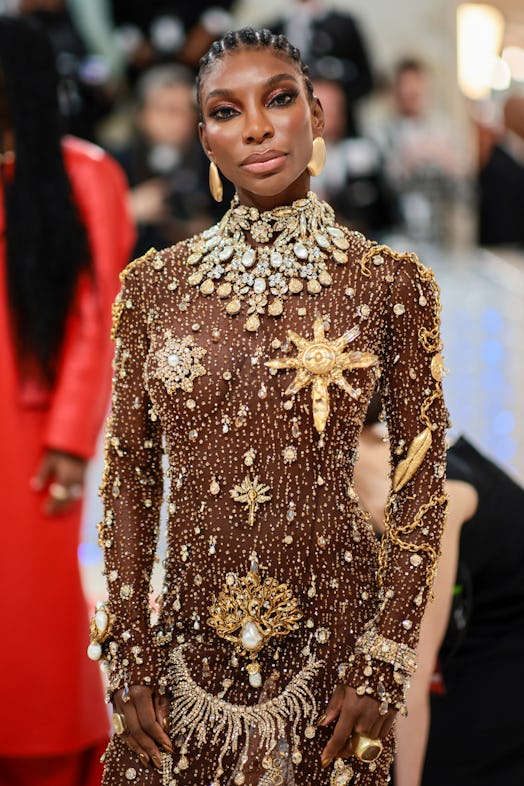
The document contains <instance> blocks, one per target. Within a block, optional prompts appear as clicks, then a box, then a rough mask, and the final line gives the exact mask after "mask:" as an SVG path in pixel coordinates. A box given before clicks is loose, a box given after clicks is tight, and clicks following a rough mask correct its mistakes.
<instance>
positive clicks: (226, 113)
mask: <svg viewBox="0 0 524 786" xmlns="http://www.w3.org/2000/svg"><path fill="white" fill-rule="evenodd" d="M235 114H236V110H235V109H233V107H232V106H218V107H217V108H216V109H213V111H212V112H211V117H214V118H215V120H229V118H230V117H233V115H235Z"/></svg>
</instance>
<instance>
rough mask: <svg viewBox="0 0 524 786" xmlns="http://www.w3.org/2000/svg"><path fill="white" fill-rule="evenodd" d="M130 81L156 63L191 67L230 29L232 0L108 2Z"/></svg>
mask: <svg viewBox="0 0 524 786" xmlns="http://www.w3.org/2000/svg"><path fill="white" fill-rule="evenodd" d="M108 2H109V3H110V8H111V12H112V15H113V20H114V24H115V26H116V31H117V34H118V36H119V38H120V42H121V46H122V49H123V50H124V51H125V53H126V57H127V61H128V64H129V69H130V71H129V73H130V76H131V78H132V79H133V78H135V77H136V76H138V75H139V74H140V73H141V72H142V71H143V70H145V69H146V68H149V67H150V66H152V65H155V64H156V63H160V62H173V61H176V62H179V63H182V64H184V65H186V66H188V67H190V68H195V69H196V67H197V65H198V61H199V60H200V58H201V57H202V55H203V54H204V53H205V52H207V50H208V48H209V46H210V45H211V44H212V42H213V41H214V40H215V39H216V38H220V37H221V36H222V35H223V34H224V33H225V32H226V31H227V30H230V29H232V28H233V27H234V22H233V19H232V17H231V15H230V13H229V9H230V8H231V6H232V5H233V0H212V1H211V2H209V0H192V1H191V2H185V3H182V2H173V0H148V1H147V2H144V1H143V0H108Z"/></svg>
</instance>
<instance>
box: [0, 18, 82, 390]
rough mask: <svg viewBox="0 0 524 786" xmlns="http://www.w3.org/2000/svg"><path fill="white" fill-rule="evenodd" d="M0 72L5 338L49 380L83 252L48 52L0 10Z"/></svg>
mask: <svg viewBox="0 0 524 786" xmlns="http://www.w3.org/2000/svg"><path fill="white" fill-rule="evenodd" d="M0 73H1V76H2V79H1V80H0V93H1V95H0V99H1V100H2V102H3V104H4V105H6V106H5V108H6V110H7V113H6V112H4V116H5V117H7V118H8V122H9V126H10V128H11V130H12V132H13V135H14V142H15V155H16V159H15V171H14V177H13V178H12V179H8V180H6V181H5V182H4V184H3V185H4V195H5V199H4V201H5V211H6V230H5V235H6V273H7V289H8V294H9V306H10V311H11V322H12V326H13V338H14V343H15V346H16V351H17V358H18V362H19V367H20V371H21V373H22V374H23V375H27V374H31V375H34V374H35V373H36V374H37V375H39V376H40V377H42V378H43V379H44V380H45V381H46V382H47V383H48V384H52V382H53V380H54V377H55V374H56V364H57V360H58V356H59V352H60V348H61V346H62V342H63V338H64V334H65V326H66V320H67V317H68V314H69V311H70V307H71V301H72V298H73V295H74V292H75V288H76V284H77V280H78V276H79V273H80V271H81V270H83V269H86V268H89V266H90V252H89V243H88V238H87V233H86V230H85V228H84V226H83V224H82V222H81V220H80V217H79V215H78V211H77V209H76V206H75V204H74V202H73V197H72V189H71V184H70V182H69V179H68V177H67V174H66V171H65V168H64V161H63V158H62V149H61V125H60V117H59V111H58V99H57V75H56V68H55V57H54V54H53V51H52V48H51V44H50V43H49V41H48V40H47V37H46V35H45V33H44V32H43V31H42V30H41V29H39V28H37V27H36V25H35V24H34V23H32V22H29V21H27V20H22V19H16V18H15V19H11V18H7V17H0ZM0 130H2V129H0ZM2 135H3V134H2ZM1 142H2V144H4V140H3V139H2V140H1Z"/></svg>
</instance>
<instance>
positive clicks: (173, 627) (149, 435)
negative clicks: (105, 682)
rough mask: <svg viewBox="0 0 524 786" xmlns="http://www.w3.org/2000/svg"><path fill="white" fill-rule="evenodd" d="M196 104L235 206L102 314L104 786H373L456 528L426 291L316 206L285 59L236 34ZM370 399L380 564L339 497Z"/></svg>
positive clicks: (303, 79) (296, 81) (310, 105)
mask: <svg viewBox="0 0 524 786" xmlns="http://www.w3.org/2000/svg"><path fill="white" fill-rule="evenodd" d="M198 95H199V101H200V106H201V112H202V122H201V125H200V134H201V141H202V144H203V147H204V150H205V152H206V154H207V156H208V157H209V159H210V160H211V162H212V163H211V168H210V183H211V187H212V191H213V192H214V194H215V196H216V198H218V199H219V198H220V197H221V188H220V174H219V172H222V173H223V174H224V175H225V176H226V177H227V178H228V179H229V180H231V181H232V182H233V183H234V185H235V187H236V191H237V197H236V198H235V199H234V200H233V203H232V207H231V209H230V210H229V211H228V212H227V213H226V214H225V216H224V218H223V220H222V221H221V222H220V224H218V225H216V226H215V227H211V228H210V229H209V230H206V231H205V232H204V233H202V235H198V236H196V237H193V238H191V239H190V240H188V241H186V242H183V243H180V244H178V245H177V246H175V247H173V248H170V249H167V250H165V251H163V252H161V253H158V252H156V251H152V252H151V253H149V254H147V255H146V256H145V257H143V258H141V259H139V260H138V261H137V262H135V263H133V264H132V265H131V266H130V267H129V268H128V270H127V273H126V276H125V281H124V287H123V290H122V292H121V295H120V297H119V299H118V302H117V306H116V309H115V335H116V359H115V368H116V375H115V379H116V383H115V388H114V396H113V408H112V415H111V420H110V422H109V426H108V433H107V463H106V468H105V476H104V480H103V484H102V493H103V497H104V500H105V515H104V519H103V522H102V526H101V531H100V536H101V541H102V542H103V543H104V545H105V550H106V551H105V559H106V572H107V576H108V585H109V602H108V605H107V607H105V608H99V610H98V614H97V616H96V618H95V620H94V622H93V641H92V645H91V655H92V656H93V657H98V656H101V657H103V658H104V659H105V660H106V662H107V665H108V671H109V678H110V693H111V695H112V700H113V705H114V709H115V714H114V716H113V719H114V724H115V729H116V731H117V735H116V736H114V737H113V741H112V743H111V744H110V747H109V749H108V752H107V754H106V766H105V776H104V783H105V784H121V783H122V782H126V780H127V781H130V782H135V783H139V784H160V783H164V784H167V783H170V784H196V783H199V784H204V783H206V784H209V783H212V784H213V785H214V786H216V784H248V785H249V786H255V784H257V785H258V786H263V785H264V784H285V785H286V786H291V784H296V786H304V785H305V784H306V783H307V784H310V783H315V784H328V783H330V784H336V786H343V784H346V783H350V782H354V783H358V784H384V783H386V780H387V777H388V775H387V772H388V769H389V765H390V760H391V755H392V727H393V722H394V717H395V713H396V711H397V710H398V709H402V707H403V694H404V689H405V687H406V684H407V681H408V679H409V676H410V675H411V673H412V672H413V669H414V653H413V648H414V646H415V644H416V639H417V632H418V626H419V622H420V617H421V615H422V611H423V608H424V604H425V601H426V598H427V596H428V594H429V591H430V586H431V582H432V578H433V574H434V568H435V561H436V556H437V550H438V541H439V536H440V530H441V525H442V519H443V514H444V507H445V495H444V493H443V488H442V483H443V481H442V478H443V475H444V429H445V423H446V413H445V409H444V406H443V401H442V388H441V381H440V379H441V368H442V363H441V356H440V347H441V345H440V339H439V336H438V332H439V316H438V289H437V287H436V284H435V283H434V281H433V277H432V274H431V272H430V271H429V270H427V269H426V268H424V267H423V266H422V265H421V264H420V263H419V262H418V260H416V258H415V257H411V256H404V255H396V254H394V253H393V252H392V251H390V250H389V249H387V248H385V247H379V246H376V245H374V244H373V243H370V242H368V241H367V240H365V239H364V238H363V236H362V235H360V234H358V233H352V232H349V231H348V230H344V229H342V228H341V227H339V226H337V225H336V223H335V218H334V216H333V213H332V211H331V209H330V208H329V206H328V205H325V204H323V203H320V202H319V201H318V200H317V199H316V197H315V195H314V194H313V193H311V192H309V191H308V189H309V182H310V173H314V172H318V171H319V169H320V168H321V165H322V140H321V135H322V127H323V114H322V108H321V106H320V104H319V102H318V100H316V99H315V97H314V95H313V91H312V88H311V83H310V81H309V77H308V75H307V69H306V68H305V67H304V65H303V63H302V62H301V60H300V55H299V53H298V51H297V50H296V49H295V48H294V47H292V46H291V45H290V44H289V43H288V41H287V39H285V38H284V37H281V36H274V35H272V34H271V33H270V32H269V31H261V32H255V31H254V30H252V29H250V28H247V29H243V30H240V31H237V32H233V33H229V34H227V35H226V36H225V37H224V38H223V39H222V40H220V41H218V42H216V43H215V44H214V45H213V46H212V47H211V49H210V51H209V53H208V54H207V56H205V57H204V59H203V60H202V62H201V66H200V71H199V78H198ZM379 376H380V378H381V384H382V390H383V394H384V397H385V400H386V402H387V409H388V417H389V422H390V428H391V431H392V435H393V444H394V448H395V449H394V456H393V458H394V463H395V476H394V477H395V493H394V494H393V496H392V498H391V500H390V505H389V519H388V538H386V539H385V540H384V546H383V549H382V551H379V549H378V547H377V544H376V539H375V537H374V535H373V532H372V529H371V527H370V526H369V525H368V523H367V520H366V518H365V516H364V515H363V512H362V511H361V510H360V508H359V507H358V504H357V502H356V500H355V495H354V493H353V490H352V474H353V464H354V459H355V456H354V451H355V448H356V445H357V440H358V433H359V431H360V428H361V424H362V421H363V419H364V415H365V411H366V406H367V401H368V399H369V397H370V395H371V392H372V391H373V389H374V387H375V384H376V380H377V378H378V377H379ZM310 385H311V387H309V386H310ZM310 391H312V392H311V393H310ZM163 437H164V438H165V445H166V449H167V453H168V457H169V464H170V470H169V475H170V480H171V484H170V491H169V497H168V513H169V524H168V554H167V557H166V562H165V567H166V575H165V584H164V590H163V593H162V597H161V603H160V611H159V619H158V624H157V625H155V626H154V627H151V625H150V608H149V602H148V594H149V580H150V576H151V569H152V566H153V561H154V555H155V545H156V537H157V532H158V514H159V508H160V501H161V498H162V487H163V478H162V469H161V454H162V440H163ZM358 734H361V735H363V737H362V738H359V737H358ZM382 747H383V750H382V753H381V755H379V756H378V758H377V754H379V753H380V751H381V748H382ZM353 751H356V752H357V753H358V755H360V757H361V758H362V759H364V760H363V761H362V760H361V759H360V758H358V756H356V755H355V756H354V755H352V752H353ZM365 759H367V761H366V760H365ZM157 770H161V772H158V771H157Z"/></svg>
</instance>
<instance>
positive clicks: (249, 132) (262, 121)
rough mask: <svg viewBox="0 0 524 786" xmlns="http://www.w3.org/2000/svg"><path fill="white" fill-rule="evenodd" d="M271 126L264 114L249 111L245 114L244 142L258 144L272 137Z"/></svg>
mask: <svg viewBox="0 0 524 786" xmlns="http://www.w3.org/2000/svg"><path fill="white" fill-rule="evenodd" d="M273 133H274V130H273V125H272V123H271V121H270V119H269V117H268V115H267V113H266V112H261V111H257V110H255V111H251V112H246V114H245V123H244V134H243V136H244V142H247V143H253V142H254V143H260V142H263V141H264V139H270V138H271V137H272V136H273Z"/></svg>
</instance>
